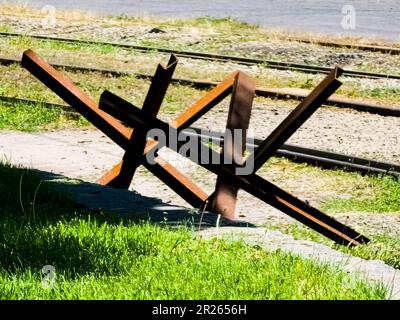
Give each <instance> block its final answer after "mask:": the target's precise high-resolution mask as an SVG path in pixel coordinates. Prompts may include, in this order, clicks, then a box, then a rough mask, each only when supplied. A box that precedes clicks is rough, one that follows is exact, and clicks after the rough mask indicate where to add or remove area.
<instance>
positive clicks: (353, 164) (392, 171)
mask: <svg viewBox="0 0 400 320" xmlns="http://www.w3.org/2000/svg"><path fill="white" fill-rule="evenodd" d="M0 101H3V102H7V103H10V104H13V103H16V102H19V103H29V104H40V105H42V106H44V107H47V108H60V110H62V111H63V112H64V113H65V114H68V116H70V117H72V118H73V119H78V118H79V117H80V114H79V113H78V112H76V111H73V110H71V107H70V106H68V105H65V104H56V103H49V102H43V101H37V100H29V99H23V98H17V97H6V96H0ZM189 129H191V130H190V131H184V133H185V134H186V135H187V136H196V137H198V138H200V139H206V140H212V141H213V142H219V143H220V142H222V141H223V137H224V133H222V132H217V131H209V130H206V131H204V130H202V129H200V128H195V127H190V128H189ZM262 141H263V140H262V139H257V138H255V139H253V140H250V139H248V141H247V147H248V148H249V149H250V150H254V149H255V148H256V147H258V146H259V145H260V143H261V142H262ZM275 155H276V156H278V157H284V158H287V159H289V160H291V161H293V162H298V163H308V164H311V165H314V166H319V167H322V168H325V169H333V168H340V169H343V170H346V171H350V172H359V173H362V174H385V175H390V176H393V177H396V178H400V165H397V164H393V163H388V162H380V161H376V160H371V159H366V158H360V157H355V156H349V155H344V154H340V153H334V152H327V151H322V150H317V149H310V148H305V147H302V146H298V145H291V144H284V145H283V146H282V148H280V149H278V151H277V152H276V153H275Z"/></svg>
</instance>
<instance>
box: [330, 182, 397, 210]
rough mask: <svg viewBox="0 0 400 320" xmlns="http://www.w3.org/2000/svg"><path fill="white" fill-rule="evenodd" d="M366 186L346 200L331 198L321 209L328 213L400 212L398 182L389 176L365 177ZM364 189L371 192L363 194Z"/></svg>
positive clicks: (355, 189) (357, 189)
mask: <svg viewBox="0 0 400 320" xmlns="http://www.w3.org/2000/svg"><path fill="white" fill-rule="evenodd" d="M365 181H366V182H367V183H366V185H364V186H362V187H360V188H357V185H355V186H354V190H353V192H352V194H351V196H350V198H348V199H339V198H331V199H328V200H326V201H325V202H324V204H323V206H322V209H323V210H327V211H329V212H348V211H359V212H374V213H385V212H400V181H399V179H397V178H393V177H390V176H376V177H374V176H370V177H365ZM365 188H368V189H370V190H372V192H371V193H370V194H367V195H366V194H365Z"/></svg>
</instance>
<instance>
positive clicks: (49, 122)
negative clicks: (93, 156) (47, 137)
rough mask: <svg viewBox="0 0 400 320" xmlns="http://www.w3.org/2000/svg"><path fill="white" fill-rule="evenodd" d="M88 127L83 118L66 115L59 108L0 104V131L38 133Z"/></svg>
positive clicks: (41, 105) (23, 103) (38, 105)
mask: <svg viewBox="0 0 400 320" xmlns="http://www.w3.org/2000/svg"><path fill="white" fill-rule="evenodd" d="M87 125H88V122H87V121H86V120H85V119H83V118H82V117H80V116H76V115H73V114H70V113H66V112H64V111H63V110H62V109H60V108H59V107H57V106H54V107H48V106H46V105H44V104H41V103H38V104H34V103H25V102H17V103H8V102H0V129H10V130H20V131H36V130H40V129H62V128H67V127H72V126H74V127H81V126H87Z"/></svg>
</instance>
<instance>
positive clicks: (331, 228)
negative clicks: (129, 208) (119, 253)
mask: <svg viewBox="0 0 400 320" xmlns="http://www.w3.org/2000/svg"><path fill="white" fill-rule="evenodd" d="M174 60H175V61H174ZM175 65H176V59H175V58H174V57H172V58H171V60H170V63H169V67H170V68H169V67H167V68H166V69H163V68H161V69H160V67H159V69H157V72H160V73H159V74H158V76H157V74H156V77H155V79H154V83H152V86H151V88H150V91H149V94H148V97H147V98H146V101H145V106H144V108H143V109H142V110H141V109H139V108H137V107H135V106H133V105H132V104H130V103H129V102H126V101H125V100H123V99H121V98H120V97H118V96H116V95H114V94H112V93H110V92H108V91H105V92H104V93H103V94H102V95H101V99H100V108H99V107H98V105H97V104H96V103H95V102H94V101H93V100H92V99H90V98H89V97H88V96H87V95H86V94H85V93H84V92H83V91H81V90H80V89H79V88H77V87H76V86H75V85H74V84H73V83H72V81H70V80H69V79H68V78H66V77H64V76H63V75H62V74H61V73H59V72H57V71H56V70H55V69H54V68H53V67H52V66H50V65H49V64H47V63H46V62H45V61H43V60H42V59H40V58H39V57H38V56H37V55H35V54H34V53H33V52H32V51H26V52H25V53H24V55H23V59H22V66H23V67H25V68H26V69H28V70H29V71H31V73H32V74H33V75H35V76H36V77H37V78H38V79H39V80H41V81H42V82H43V83H45V84H46V85H47V86H48V87H49V88H50V89H52V90H53V91H54V92H55V93H57V94H58V95H59V96H60V97H61V98H62V99H63V100H64V101H66V102H67V103H68V104H70V105H71V106H72V107H74V108H75V109H76V110H78V111H79V112H80V113H81V114H82V115H83V116H84V117H85V118H87V119H88V120H89V121H90V122H92V123H93V124H94V125H95V126H96V127H97V128H99V129H100V130H102V131H103V132H104V133H105V134H106V135H107V136H109V137H110V138H111V139H112V140H113V141H114V142H116V143H117V144H118V145H119V146H121V147H122V148H123V149H125V151H126V153H125V156H124V159H123V161H122V162H121V163H120V164H118V165H117V166H115V167H114V168H113V169H112V170H110V171H109V172H108V173H107V174H106V175H105V176H103V177H102V181H103V182H107V181H108V182H111V181H117V179H120V181H119V182H118V183H117V184H116V185H117V186H122V187H126V186H127V185H128V183H130V180H131V178H132V176H133V173H134V171H135V169H136V167H137V166H138V165H140V164H143V165H144V166H145V167H146V168H147V169H148V170H150V172H152V173H153V174H154V175H155V176H157V177H158V178H159V179H161V180H162V181H163V182H165V183H166V184H167V185H168V186H169V187H171V188H172V189H173V190H174V191H175V192H176V193H178V194H179V195H180V196H181V197H182V198H183V199H185V200H186V201H187V202H188V203H190V204H191V205H193V206H194V207H197V208H199V207H202V206H204V204H205V203H206V202H207V201H209V200H210V199H211V200H212V199H215V202H214V208H215V209H216V210H217V211H218V212H221V211H222V213H225V215H226V217H232V218H235V216H234V207H235V203H236V195H237V191H238V188H241V189H243V190H245V191H246V192H249V193H250V194H252V195H254V196H255V197H257V198H259V199H261V200H262V201H264V202H266V203H268V204H270V205H272V206H274V207H275V208H277V209H279V210H281V211H282V212H284V213H286V214H288V215H289V216H291V217H293V218H295V219H297V220H298V221H300V222H302V223H304V224H305V225H307V226H309V227H311V228H313V229H314V230H316V231H318V232H320V233H321V234H323V235H325V236H327V237H328V238H330V239H332V240H334V241H336V242H338V243H340V244H345V245H350V246H351V245H356V244H360V243H366V242H368V241H369V240H368V239H367V238H366V237H364V236H362V235H360V234H359V233H358V232H356V231H354V230H353V229H351V228H349V227H348V226H346V225H344V224H342V223H340V222H338V221H336V220H335V219H333V218H331V217H329V216H327V215H325V214H324V213H322V212H321V211H319V210H318V209H316V208H313V207H311V206H309V205H308V204H307V203H305V202H303V201H301V200H299V199H297V198H295V197H293V196H292V195H290V194H289V193H287V192H286V191H284V190H282V189H280V188H278V187H277V186H275V185H274V184H272V183H270V182H269V181H267V180H265V179H264V178H262V177H260V176H258V175H256V174H255V172H256V170H257V169H258V168H259V167H261V166H262V165H263V164H264V162H265V161H267V160H268V159H269V157H271V156H272V155H273V154H274V153H275V152H276V150H277V149H278V148H279V147H280V146H281V145H282V144H283V143H284V142H285V141H286V140H287V139H288V138H289V137H290V136H291V135H292V134H293V133H294V132H295V131H296V130H297V129H298V128H299V127H300V126H301V125H302V124H303V123H304V122H305V121H306V120H307V119H308V117H310V116H311V115H312V114H313V112H315V110H317V108H318V107H319V106H320V105H321V104H322V103H323V102H324V101H325V100H326V99H327V98H328V97H329V96H330V95H331V94H332V93H333V92H334V91H335V90H336V89H337V88H338V87H339V86H340V85H341V83H340V81H338V80H337V77H338V76H339V75H340V74H341V72H342V70H341V69H340V68H336V69H335V70H334V71H332V72H331V73H330V74H329V75H328V76H327V77H326V78H325V79H324V81H322V82H321V84H320V85H319V86H318V87H317V88H316V89H315V90H313V91H312V93H311V94H310V95H309V96H308V97H307V98H306V99H305V100H304V101H303V102H302V103H301V104H300V105H299V106H298V107H297V108H296V109H295V110H294V111H293V112H292V113H291V114H290V115H289V116H288V117H287V118H286V119H285V120H284V121H283V122H282V123H281V124H280V125H279V126H278V127H277V128H276V130H274V131H273V132H272V133H271V135H270V136H269V137H268V138H267V139H266V140H265V141H263V142H262V143H261V145H260V147H259V148H258V149H257V150H256V152H255V167H254V170H253V173H252V174H250V175H247V176H239V175H236V174H235V168H236V167H237V165H239V163H240V162H241V161H242V158H243V149H242V146H245V143H244V141H245V140H246V137H245V136H242V137H241V140H242V142H243V143H242V146H240V145H238V144H236V143H234V141H228V140H227V139H226V138H227V137H225V146H224V148H225V150H227V151H228V154H229V153H230V154H231V155H234V159H235V162H234V163H233V164H232V165H227V164H219V165H216V164H208V163H202V162H201V161H197V163H198V164H199V165H201V166H203V167H204V168H206V169H207V170H209V171H211V172H213V173H214V174H216V175H217V176H218V180H217V186H216V192H215V193H214V194H213V195H212V196H211V198H210V197H208V195H207V194H206V193H205V192H204V191H202V190H201V189H200V188H199V187H198V186H197V185H195V184H194V183H193V182H192V181H191V180H190V179H189V178H188V177H186V176H185V175H183V174H182V173H180V172H179V171H178V170H177V169H176V168H175V167H173V166H172V165H171V164H169V163H168V162H167V161H165V160H164V159H162V158H161V157H160V156H158V155H157V154H155V159H154V162H155V163H154V164H150V163H149V162H148V161H147V159H146V155H147V153H148V152H151V151H154V148H156V147H158V148H160V147H162V144H161V142H160V141H159V142H156V141H154V140H149V141H146V133H147V132H148V130H150V129H160V130H162V131H164V132H165V133H166V135H165V137H166V140H167V141H166V145H167V146H168V147H169V148H171V149H172V150H174V151H176V152H179V148H180V147H181V146H182V145H184V142H182V141H169V140H170V138H171V137H170V135H169V134H171V133H172V134H175V135H176V136H178V134H179V133H181V132H182V130H184V129H185V128H187V127H188V126H190V125H191V124H193V123H194V122H195V121H196V120H197V119H199V118H200V117H201V116H202V115H204V114H205V113H206V112H207V111H209V110H210V109H211V108H212V107H214V106H216V105H217V104H218V103H219V102H220V101H222V100H223V99H224V98H226V97H227V96H228V95H229V94H230V93H233V97H232V100H231V105H230V110H229V117H228V125H227V132H229V131H230V130H232V129H239V128H240V129H244V128H246V129H247V127H248V121H249V118H250V112H251V104H252V99H253V97H254V83H253V82H252V80H251V79H250V78H248V77H247V76H245V75H243V74H242V73H240V72H235V73H232V74H231V75H229V76H228V77H227V78H226V79H225V80H224V81H223V82H222V83H221V84H220V85H218V86H216V87H215V88H214V89H213V90H211V91H210V92H209V93H208V94H206V95H205V96H204V97H203V98H202V99H200V100H199V101H198V102H196V103H195V104H194V105H192V106H191V107H189V108H188V109H187V110H186V111H185V112H183V113H182V114H181V115H180V116H178V117H177V118H176V119H175V121H174V122H172V123H171V124H170V125H168V124H166V123H164V122H162V121H160V120H158V119H157V118H156V115H157V112H158V110H159V108H160V106H161V102H162V100H163V98H164V95H165V91H166V89H167V87H168V84H169V80H170V78H171V77H172V73H173V69H174V68H175ZM104 111H105V112H104ZM122 122H123V123H126V124H127V125H129V126H131V127H132V128H135V131H133V130H132V129H130V128H127V127H126V126H125V125H123V124H122ZM132 132H133V133H132ZM199 148H200V154H202V153H203V152H205V153H207V154H209V155H210V157H211V158H214V159H215V158H219V157H220V156H221V154H219V153H217V152H215V151H213V150H211V149H210V148H209V147H208V146H205V145H203V144H202V143H200V145H199ZM228 148H229V149H228ZM130 152H132V153H130ZM124 167H125V168H124Z"/></svg>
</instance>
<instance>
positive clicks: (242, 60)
mask: <svg viewBox="0 0 400 320" xmlns="http://www.w3.org/2000/svg"><path fill="white" fill-rule="evenodd" d="M0 36H3V37H30V38H34V39H39V40H49V41H59V42H66V43H72V44H73V43H76V44H86V45H103V46H113V47H119V48H124V49H130V50H137V51H142V52H161V53H169V54H174V55H176V56H177V57H181V58H189V59H202V60H210V61H220V62H235V63H239V64H244V65H264V66H266V67H268V68H271V69H279V70H291V71H299V72H304V73H312V74H316V73H323V74H327V73H329V72H330V71H331V70H332V68H329V67H324V66H316V65H308V64H300V63H291V62H286V61H274V60H266V59H257V58H246V57H239V56H229V55H220V54H214V53H206V52H195V51H185V50H175V49H168V48H161V47H150V46H139V45H132V44H125V43H119V42H108V41H93V40H81V39H73V38H60V37H51V36H43V35H35V34H21V33H10V32H0ZM343 75H345V76H349V77H361V78H371V79H382V78H383V79H397V80H400V75H396V74H383V73H375V72H364V71H355V70H346V69H345V70H344V72H343Z"/></svg>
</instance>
